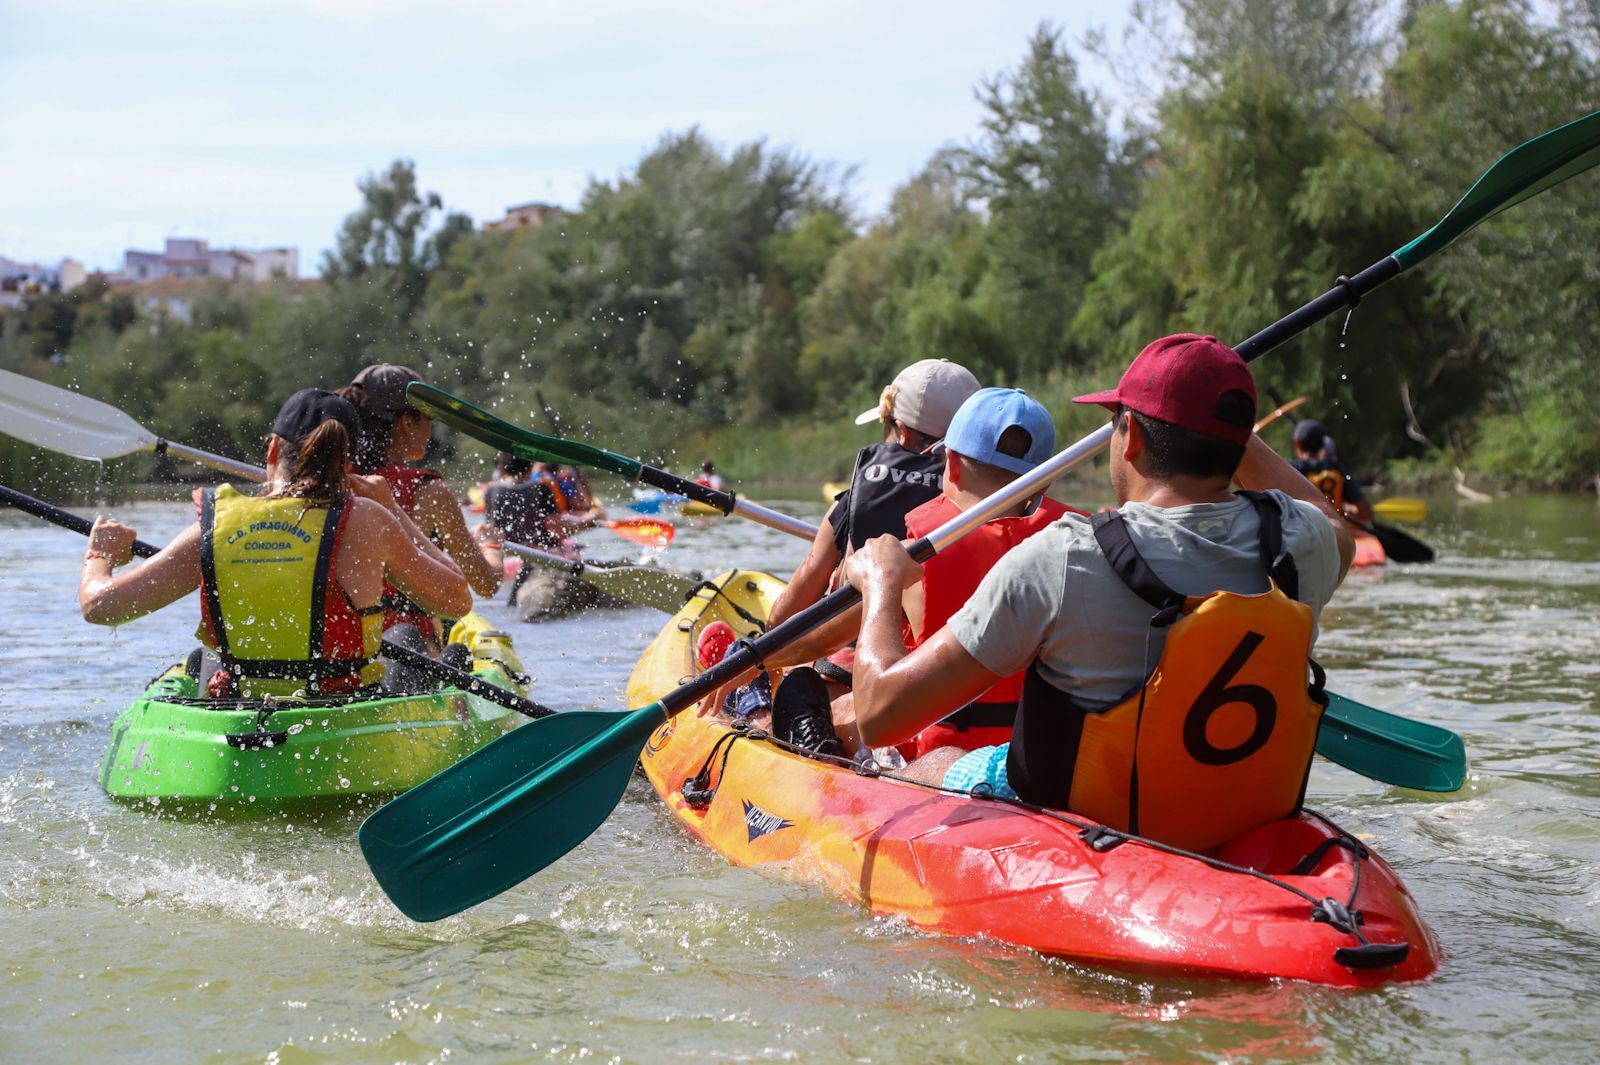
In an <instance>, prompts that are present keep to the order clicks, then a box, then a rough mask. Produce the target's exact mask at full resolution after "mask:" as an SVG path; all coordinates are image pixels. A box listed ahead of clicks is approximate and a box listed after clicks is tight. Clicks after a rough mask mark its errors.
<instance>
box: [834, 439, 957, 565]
mask: <svg viewBox="0 0 1600 1065" xmlns="http://www.w3.org/2000/svg"><path fill="white" fill-rule="evenodd" d="M943 476H944V457H943V456H942V455H919V454H917V452H915V451H911V450H909V449H908V448H903V447H901V446H900V445H899V444H892V443H889V444H873V445H872V446H871V447H864V448H862V449H861V451H860V452H859V453H858V454H857V455H856V468H855V472H854V473H852V474H851V475H850V489H849V491H847V492H845V493H844V495H842V496H840V497H839V505H838V506H837V507H835V508H834V518H833V520H834V536H833V542H834V545H835V546H836V547H838V548H839V554H841V555H843V554H845V551H846V548H847V547H848V548H849V549H850V550H855V549H858V548H860V547H861V545H862V544H864V543H866V542H867V541H868V540H871V539H872V538H873V537H875V536H882V535H884V534H885V533H888V534H889V535H891V536H899V537H904V536H905V535H906V515H907V514H909V513H910V512H911V511H913V510H915V509H917V508H918V507H920V506H922V504H924V503H926V502H927V501H928V500H930V499H932V498H933V497H934V496H936V495H938V494H939V491H940V488H941V487H942V484H943Z"/></svg>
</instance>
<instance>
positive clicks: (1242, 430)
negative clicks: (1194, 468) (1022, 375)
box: [1072, 333, 1256, 444]
mask: <svg viewBox="0 0 1600 1065" xmlns="http://www.w3.org/2000/svg"><path fill="white" fill-rule="evenodd" d="M1227 392H1243V393H1244V394H1245V395H1247V396H1249V397H1250V402H1251V404H1252V405H1253V404H1254V403H1255V401H1256V382H1255V378H1253V377H1251V376H1250V367H1249V366H1248V365H1247V364H1246V363H1245V361H1244V359H1242V358H1240V357H1239V353H1238V352H1237V351H1234V350H1233V349H1232V348H1230V347H1228V345H1226V344H1223V343H1221V342H1220V341H1218V340H1217V338H1216V337H1203V336H1200V335H1199V334H1198V333H1177V334H1174V335H1173V336H1169V337H1162V338H1161V339H1160V340H1157V341H1154V342H1152V343H1151V344H1150V345H1149V346H1148V347H1146V348H1145V349H1144V350H1143V351H1141V352H1139V357H1138V358H1136V359H1134V360H1133V363H1132V365H1130V366H1129V367H1128V370H1127V372H1126V373H1124V374H1123V375H1122V380H1121V381H1118V382H1117V387H1116V388H1114V389H1112V390H1111V391H1109V392H1096V393H1094V394H1092V395H1088V396H1076V397H1074V398H1073V400H1072V402H1074V403H1097V404H1099V405H1100V406H1102V407H1105V408H1107V409H1108V410H1113V411H1114V410H1116V409H1117V407H1119V406H1123V407H1127V408H1129V409H1130V410H1136V411H1138V412H1139V413H1140V414H1144V415H1148V416H1149V417H1151V418H1158V419H1160V420H1161V421H1164V422H1170V423H1172V424H1173V425H1176V426H1180V427H1182V428H1184V429H1192V430H1194V431H1195V432H1197V433H1204V434H1205V435H1207V436H1214V437H1217V438H1218V439H1219V440H1227V441H1229V442H1230V443H1234V444H1245V443H1248V442H1249V441H1250V430H1251V426H1250V425H1249V424H1248V423H1246V424H1244V425H1233V424H1231V423H1229V422H1225V421H1221V420H1220V419H1218V418H1217V415H1216V410H1217V403H1218V402H1219V401H1220V400H1221V399H1222V397H1223V394H1224V393H1227Z"/></svg>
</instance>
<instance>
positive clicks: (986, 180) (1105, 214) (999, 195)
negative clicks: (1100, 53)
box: [958, 23, 1132, 378]
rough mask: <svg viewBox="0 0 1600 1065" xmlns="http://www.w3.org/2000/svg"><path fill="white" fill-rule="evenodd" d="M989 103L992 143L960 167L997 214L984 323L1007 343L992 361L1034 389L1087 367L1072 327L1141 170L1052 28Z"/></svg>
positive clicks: (987, 87) (1000, 79) (986, 140)
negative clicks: (1038, 381) (1067, 369)
mask: <svg viewBox="0 0 1600 1065" xmlns="http://www.w3.org/2000/svg"><path fill="white" fill-rule="evenodd" d="M978 99H979V101H980V102H981V103H982V105H983V108H984V116H983V119H982V133H981V135H980V136H979V138H978V140H977V141H976V142H975V143H974V144H973V145H972V146H971V147H970V148H968V149H967V150H966V151H964V152H963V153H961V155H960V156H959V163H960V164H961V166H962V169H963V172H964V176H965V177H966V178H967V180H968V181H969V182H970V186H971V194H972V195H973V196H974V197H976V198H977V199H979V200H981V201H983V203H984V204H985V205H986V207H987V210H988V215H989V226H988V230H987V241H988V244H989V256H990V260H991V262H990V268H989V276H988V277H987V278H986V279H985V281H984V283H983V286H982V289H983V291H982V294H981V297H980V300H981V308H979V309H975V310H974V311H973V316H974V317H975V318H981V319H986V320H988V321H989V322H990V323H991V325H990V326H989V328H988V329H987V330H985V332H986V333H987V334H988V335H987V337H986V338H985V340H986V342H987V341H992V340H995V339H1001V338H1003V343H1004V346H1005V347H1004V350H1003V351H993V352H991V353H990V357H991V358H992V359H994V360H995V361H997V362H999V363H1000V364H1001V365H1003V366H1004V367H1005V368H1006V369H1007V370H1008V371H1009V372H1010V373H1011V374H1012V375H1013V376H1014V377H1016V378H1022V377H1024V376H1026V375H1033V374H1038V373H1039V372H1041V371H1044V370H1047V369H1050V368H1054V367H1059V366H1061V365H1063V364H1064V363H1066V362H1072V361H1077V360H1078V359H1079V358H1081V356H1082V351H1081V350H1080V349H1078V348H1077V347H1076V346H1075V345H1074V344H1073V343H1072V338H1071V336H1070V335H1069V332H1068V328H1067V327H1068V323H1070V322H1071V320H1072V317H1073V314H1074V313H1075V312H1076V311H1077V308H1078V306H1079V304H1080V302H1081V300H1082V292H1083V289H1084V286H1085V285H1086V284H1087V282H1088V280H1089V276H1090V268H1091V262H1092V260H1093V257H1094V254H1095V252H1096V251H1098V250H1099V249H1100V247H1101V246H1102V245H1103V244H1104V243H1105V241H1106V240H1107V239H1108V238H1109V237H1110V236H1111V235H1112V234H1113V233H1115V232H1116V230H1117V227H1118V225H1119V222H1120V220H1121V218H1122V216H1123V214H1124V213H1125V211H1126V210H1127V209H1128V208H1129V206H1130V205H1131V196H1132V171H1131V169H1130V167H1129V165H1128V163H1127V161H1126V160H1125V159H1124V158H1123V155H1122V152H1121V150H1120V147H1119V145H1118V144H1117V143H1116V142H1115V141H1114V140H1113V139H1112V137H1111V135H1110V133H1109V131H1108V129H1107V125H1106V117H1105V113H1104V108H1103V107H1102V106H1101V104H1100V102H1099V100H1098V99H1097V97H1096V96H1095V95H1094V94H1093V93H1092V92H1090V91H1089V90H1087V89H1085V88H1084V87H1083V86H1082V85H1081V84H1080V83H1079V78H1078V66H1077V62H1076V60H1074V59H1073V57H1072V55H1071V54H1070V53H1069V52H1068V51H1067V49H1066V47H1065V45H1064V44H1063V42H1062V39H1061V31H1060V30H1059V29H1057V28H1054V27H1052V26H1051V25H1049V24H1048V23H1046V24H1044V25H1042V26H1040V27H1039V29H1038V30H1037V31H1036V32H1035V33H1034V35H1033V36H1032V38H1030V40H1029V41H1028V48H1027V54H1026V55H1025V57H1024V58H1023V60H1022V62H1021V63H1020V64H1019V65H1018V66H1017V67H1016V68H1015V69H1014V70H1010V71H1007V72H1005V73H1003V74H1000V75H999V76H997V77H993V78H989V79H986V80H985V81H984V82H982V84H981V85H980V87H979V90H978ZM962 316H964V315H958V317H962ZM972 324H974V323H971V322H969V323H967V325H965V326H963V327H961V329H960V331H961V332H970V326H971V325H972Z"/></svg>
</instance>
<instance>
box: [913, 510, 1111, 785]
mask: <svg viewBox="0 0 1600 1065" xmlns="http://www.w3.org/2000/svg"><path fill="white" fill-rule="evenodd" d="M1068 512H1071V513H1075V514H1081V513H1083V512H1082V511H1079V510H1074V509H1073V508H1071V507H1068V506H1066V505H1064V504H1062V503H1058V502H1056V501H1055V500H1053V499H1051V498H1050V497H1049V496H1046V497H1045V498H1044V499H1043V500H1042V501H1041V502H1040V503H1039V506H1038V508H1037V509H1035V510H1034V512H1033V513H1032V514H1029V515H1027V516H1026V517H1015V518H995V519H994V520H993V521H986V522H984V523H983V524H982V525H980V526H978V527H977V528H976V529H974V530H972V532H970V533H968V534H967V535H966V536H964V537H962V538H961V539H960V540H957V541H956V542H955V543H953V544H951V545H950V546H949V547H947V548H945V549H944V550H943V551H941V552H939V553H938V554H937V555H934V556H933V557H932V558H930V559H929V560H928V561H927V562H925V563H923V565H922V628H921V629H920V630H919V631H917V632H912V631H911V626H910V624H909V623H907V625H906V626H905V640H906V647H908V648H913V647H917V646H918V645H920V644H923V643H926V642H927V640H928V639H929V638H930V637H932V636H933V634H934V633H936V632H938V631H939V630H940V629H942V628H944V626H945V623H946V622H948V621H949V620H950V618H951V617H952V616H953V615H954V614H955V612H956V611H958V610H960V609H961V608H962V607H963V606H965V605H966V602H967V600H968V599H971V598H972V595H973V593H974V592H976V591H977V590H978V585H979V584H980V583H981V582H982V581H983V578H984V576H985V575H986V574H987V573H988V572H989V570H991V569H993V568H994V564H995V563H996V562H998V561H1000V558H1001V556H1003V555H1004V554H1005V553H1006V552H1007V551H1010V550H1011V549H1012V548H1013V547H1015V546H1017V545H1018V544H1020V543H1021V542H1022V541H1024V540H1026V539H1027V538H1028V537H1030V536H1032V535H1033V534H1034V533H1036V532H1038V531H1039V530H1041V529H1043V528H1044V527H1045V526H1047V525H1050V524H1051V523H1052V522H1055V521H1057V520H1059V519H1060V518H1061V516H1062V515H1064V514H1067V513H1068ZM960 513H961V508H960V507H958V506H956V504H955V503H954V502H953V501H952V500H951V499H950V497H948V496H946V495H944V494H942V493H941V494H940V495H938V496H936V497H935V498H933V499H931V500H929V501H928V502H926V503H924V504H922V505H921V506H920V507H917V508H916V509H915V510H913V511H911V512H910V513H909V514H907V515H906V535H908V536H910V537H913V538H916V537H922V536H926V535H928V534H929V533H931V532H933V530H935V529H937V528H938V527H939V526H941V525H943V524H944V523H945V522H947V521H949V520H950V519H951V518H953V517H955V516H957V515H958V514H960ZM1025 676H1026V671H1025V670H1024V671H1022V672H1019V673H1016V674H1014V675H1013V676H1010V677H1006V678H1005V679H1004V680H1001V681H1000V682H998V683H997V684H995V686H994V687H992V688H990V689H989V690H988V691H987V692H985V693H984V694H983V695H982V697H981V698H980V699H979V700H978V701H977V702H974V703H971V704H969V705H967V706H964V707H962V708H961V709H960V710H957V711H956V712H955V713H953V714H951V715H950V716H949V717H947V718H945V719H944V720H943V721H941V722H939V723H938V724H935V725H930V726H928V727H927V728H925V729H923V730H922V731H921V732H920V733H918V734H917V735H916V736H914V737H913V738H912V739H910V740H908V741H907V742H906V743H904V744H902V745H901V746H900V750H901V753H902V754H905V756H906V758H908V759H914V758H916V757H919V756H921V755H923V754H926V753H927V752H928V751H931V750H933V749H934V748H936V747H961V748H963V749H965V750H969V751H970V750H975V749H976V748H978V747H989V746H994V745H997V744H1001V743H1007V742H1009V741H1010V739H1011V725H1012V721H1013V719H1014V718H1015V717H1016V706H1017V700H1018V699H1019V698H1021V696H1022V682H1023V679H1024V677H1025ZM907 752H909V753H907Z"/></svg>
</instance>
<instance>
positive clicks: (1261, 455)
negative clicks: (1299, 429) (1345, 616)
mask: <svg viewBox="0 0 1600 1065" xmlns="http://www.w3.org/2000/svg"><path fill="white" fill-rule="evenodd" d="M1234 479H1235V480H1236V481H1238V482H1239V487H1241V488H1248V489H1251V490H1253V491H1257V492H1261V491H1266V490H1267V489H1271V488H1275V489H1277V490H1278V491H1280V492H1282V493H1283V494H1284V495H1286V496H1288V497H1290V498H1291V499H1299V500H1304V501H1305V502H1307V503H1311V504H1313V505H1314V506H1315V507H1316V508H1317V509H1318V510H1320V511H1322V513H1323V515H1324V516H1325V517H1326V518H1327V519H1328V521H1329V523H1331V524H1332V525H1333V533H1334V536H1335V537H1336V538H1337V540H1338V544H1339V580H1341V581H1342V580H1344V575H1345V574H1346V573H1348V572H1349V571H1350V563H1351V561H1353V560H1354V559H1355V557H1356V541H1355V537H1353V536H1351V535H1350V527H1349V526H1348V525H1347V524H1345V522H1344V516H1343V515H1342V514H1340V513H1338V512H1337V511H1335V510H1334V509H1333V504H1332V503H1330V502H1328V497H1327V496H1325V495H1323V494H1322V492H1321V490H1320V489H1318V488H1317V486H1316V485H1314V484H1312V483H1311V482H1310V481H1308V480H1306V479H1305V477H1304V476H1302V475H1301V474H1300V472H1299V471H1298V470H1296V469H1295V468H1294V467H1293V466H1291V465H1289V464H1288V463H1287V462H1285V461H1284V460H1283V458H1282V457H1281V456H1280V455H1279V454H1278V453H1277V452H1276V451H1274V450H1272V448H1270V447H1268V446H1267V444H1266V441H1264V440H1262V439H1261V437H1260V436H1252V437H1251V438H1250V443H1249V444H1248V445H1246V447H1245V449H1244V461H1243V462H1241V463H1239V472H1238V473H1237V474H1235V476H1234Z"/></svg>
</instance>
